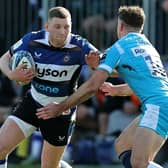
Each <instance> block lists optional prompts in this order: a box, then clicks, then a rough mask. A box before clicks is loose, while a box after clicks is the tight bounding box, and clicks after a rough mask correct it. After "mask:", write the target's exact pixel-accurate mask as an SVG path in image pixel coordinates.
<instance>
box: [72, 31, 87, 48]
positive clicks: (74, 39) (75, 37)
mask: <svg viewBox="0 0 168 168" xmlns="http://www.w3.org/2000/svg"><path fill="white" fill-rule="evenodd" d="M70 44H74V45H77V46H81V45H84V44H89V42H88V40H87V39H86V38H83V37H82V36H80V35H78V34H72V33H71V39H70Z"/></svg>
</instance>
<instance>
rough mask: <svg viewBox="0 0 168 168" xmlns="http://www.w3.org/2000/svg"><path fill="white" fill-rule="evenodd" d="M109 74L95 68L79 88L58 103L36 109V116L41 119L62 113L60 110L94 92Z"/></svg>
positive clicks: (83, 99) (82, 100)
mask: <svg viewBox="0 0 168 168" xmlns="http://www.w3.org/2000/svg"><path fill="white" fill-rule="evenodd" d="M108 76H109V74H108V73H107V72H106V71H103V70H96V71H95V72H94V73H93V75H92V76H91V78H90V79H89V80H88V81H86V82H85V83H84V84H83V85H81V86H80V87H79V89H78V90H77V91H76V92H75V93H73V94H72V95H71V96H69V97H68V98H67V99H66V100H65V101H63V102H61V103H60V104H55V103H53V104H52V105H51V104H50V105H49V106H44V107H43V108H40V109H38V110H37V113H36V115H37V117H38V118H41V119H49V118H53V117H56V116H59V115H61V114H62V112H64V111H66V110H68V109H70V108H71V107H73V106H75V105H78V104H81V103H82V102H84V101H86V100H87V99H89V98H90V97H91V96H92V95H93V94H95V93H96V92H97V91H98V89H99V87H100V86H101V85H102V84H103V82H104V81H105V80H106V79H107V77H108Z"/></svg>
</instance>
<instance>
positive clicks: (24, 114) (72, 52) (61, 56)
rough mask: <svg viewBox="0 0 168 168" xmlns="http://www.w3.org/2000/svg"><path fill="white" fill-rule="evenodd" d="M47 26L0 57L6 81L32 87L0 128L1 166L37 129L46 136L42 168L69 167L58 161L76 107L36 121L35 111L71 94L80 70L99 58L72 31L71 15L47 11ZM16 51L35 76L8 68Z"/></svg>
mask: <svg viewBox="0 0 168 168" xmlns="http://www.w3.org/2000/svg"><path fill="white" fill-rule="evenodd" d="M45 27H46V29H45V30H41V31H38V32H31V33H28V34H26V35H25V36H24V37H23V38H22V39H21V40H19V41H18V42H17V43H16V44H14V45H13V46H12V47H11V48H10V51H8V52H6V53H5V54H4V55H3V56H2V57H1V59H0V68H1V70H2V72H3V73H4V74H5V75H6V76H8V77H9V79H11V80H15V81H20V82H24V83H25V82H28V81H32V82H31V89H30V90H29V91H28V93H27V94H26V95H25V97H24V98H23V101H22V102H21V103H20V104H18V105H17V107H16V108H15V109H14V111H13V113H12V115H10V116H9V117H8V119H7V120H6V122H5V123H4V125H3V126H2V128H1V130H0V168H6V167H7V161H6V159H5V158H6V157H7V155H8V154H9V153H10V152H11V151H12V150H13V149H14V148H15V147H16V146H17V145H18V144H19V143H20V142H21V141H22V140H23V139H24V138H25V137H28V136H29V135H30V134H31V133H32V132H33V131H35V130H36V129H40V131H41V133H42V136H43V138H44V143H43V150H42V156H41V168H56V167H61V168H63V167H66V168H68V167H71V166H68V164H66V163H65V162H64V161H61V162H60V164H59V160H60V159H61V157H62V154H63V152H64V150H65V147H66V145H67V143H68V141H69V140H70V137H71V133H72V130H73V126H74V120H75V112H76V107H73V108H71V109H70V110H68V111H66V112H64V113H62V115H61V116H60V117H57V118H54V119H49V120H42V119H38V118H37V116H36V115H35V113H36V109H38V108H40V107H42V106H45V105H47V104H49V103H53V102H60V101H63V100H64V99H66V98H67V97H68V96H69V95H71V94H72V93H73V92H74V91H75V89H76V86H77V80H78V77H79V74H80V71H81V68H82V66H83V65H86V63H88V64H89V65H90V66H92V68H95V66H97V65H96V64H98V62H99V55H98V53H97V49H96V48H95V47H94V46H93V45H92V44H90V43H89V42H88V41H87V40H86V39H84V38H82V37H80V36H79V35H75V34H72V33H71V14H70V12H69V11H68V10H67V9H65V8H63V7H54V8H51V9H50V10H49V13H48V22H47V23H46V26H45ZM20 50H25V51H28V52H29V53H31V55H32V56H33V58H34V61H35V65H36V75H35V74H34V72H33V70H32V69H28V70H26V71H23V70H22V68H23V65H21V66H19V67H17V68H16V69H15V70H13V71H11V70H10V68H9V62H10V58H11V57H12V55H13V54H14V53H16V52H17V51H20ZM86 55H87V56H86ZM95 63H96V64H95ZM58 165H59V166H58Z"/></svg>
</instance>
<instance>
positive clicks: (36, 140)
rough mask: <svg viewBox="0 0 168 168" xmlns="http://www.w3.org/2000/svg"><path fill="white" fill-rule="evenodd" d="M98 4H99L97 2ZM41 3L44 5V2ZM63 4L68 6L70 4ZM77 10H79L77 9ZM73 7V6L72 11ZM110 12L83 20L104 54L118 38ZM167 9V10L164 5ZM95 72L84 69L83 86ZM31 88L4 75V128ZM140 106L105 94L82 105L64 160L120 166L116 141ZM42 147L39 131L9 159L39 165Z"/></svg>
mask: <svg viewBox="0 0 168 168" xmlns="http://www.w3.org/2000/svg"><path fill="white" fill-rule="evenodd" d="M30 2H31V7H32V8H33V9H35V10H34V11H33V12H37V11H36V9H37V8H36V5H38V3H35V1H30ZM65 2H66V1H65ZM94 3H96V0H95V1H94ZM39 4H40V5H41V3H39ZM74 4H75V5H79V4H78V3H77V2H76V3H75V2H74ZM63 5H65V6H66V3H65V4H63ZM73 7H74V8H75V6H73ZM73 7H72V6H71V8H72V9H73ZM97 8H99V7H97ZM109 9H110V8H108V10H105V8H104V10H105V12H104V13H103V14H100V13H95V14H94V15H92V16H87V17H86V19H85V20H83V21H82V24H80V29H81V32H82V33H83V34H84V36H85V37H86V38H87V39H89V40H90V41H91V42H93V43H94V45H95V46H96V47H97V48H99V49H101V50H102V51H103V49H104V48H105V46H110V45H112V44H113V43H114V42H115V40H116V38H117V37H116V31H115V30H116V18H115V17H113V15H112V14H111V13H110V11H109ZM163 9H164V10H167V8H166V7H164V6H163ZM100 10H102V9H100ZM83 12H84V11H83ZM33 14H34V13H33ZM33 16H34V15H33ZM107 16H108V17H107ZM33 18H35V17H33ZM109 18H111V19H109ZM38 19H39V18H38ZM73 20H74V19H73ZM75 23H76V22H75ZM36 24H37V22H36V20H35V19H34V24H33V25H32V27H31V28H30V27H29V30H30V29H34V27H36ZM95 33H96V34H97V35H96V36H95V35H94V34H95ZM103 34H106V37H107V38H110V43H107V41H103V40H102V38H101V35H103ZM95 37H96V38H95ZM14 40H16V39H14ZM108 42H109V41H108ZM91 73H92V71H88V70H87V68H86V69H85V68H84V69H83V71H82V74H81V77H80V79H79V85H80V84H81V83H83V82H84V81H85V80H87V79H88V77H89V76H90V75H91ZM108 81H110V82H112V83H113V84H114V85H115V84H121V83H124V81H123V80H122V79H121V78H119V77H118V78H109V79H108ZM27 87H29V86H24V87H21V86H18V85H16V84H15V83H13V82H11V81H9V79H7V78H6V77H4V75H3V74H2V73H0V125H1V124H2V123H3V122H4V120H5V118H6V116H7V115H8V114H9V113H10V111H11V108H13V106H14V105H15V103H16V102H18V101H19V100H20V99H21V98H22V95H23V92H25V90H26V89H27ZM140 105H141V104H140V102H139V100H138V98H137V97H136V96H135V95H131V96H126V97H108V96H107V97H105V96H104V95H103V93H102V92H98V93H97V94H96V95H95V96H94V97H92V99H89V100H88V101H87V102H85V103H84V104H81V105H79V107H78V111H77V120H76V127H75V130H74V134H73V137H72V140H71V143H70V144H69V146H68V148H67V150H66V151H65V154H64V159H65V160H67V161H68V162H71V160H73V162H74V164H95V163H98V164H113V163H115V164H116V163H119V160H118V158H117V156H116V153H115V149H114V139H115V138H116V137H117V136H118V135H119V134H120V133H121V132H122V131H123V129H124V128H125V127H126V126H127V125H128V124H129V123H130V122H131V121H132V120H133V119H134V118H135V117H136V116H137V115H138V114H140V113H141V111H140ZM41 146H42V137H41V135H40V132H36V133H34V134H33V135H32V136H31V137H30V138H29V139H26V140H25V141H24V142H22V143H21V144H20V146H19V147H18V148H17V149H16V150H15V151H14V152H13V154H12V155H11V157H10V158H9V159H10V161H11V162H13V163H15V162H17V163H18V162H21V163H23V164H26V163H29V162H37V163H38V162H39V159H40V152H41ZM165 146H167V143H166V144H165V145H164V147H163V148H162V149H161V152H160V153H159V155H158V157H157V158H156V159H158V162H160V163H162V164H163V163H165V162H166V161H167V160H168V158H165V155H164V154H165V153H167V149H166V147H165ZM105 153H106V154H105Z"/></svg>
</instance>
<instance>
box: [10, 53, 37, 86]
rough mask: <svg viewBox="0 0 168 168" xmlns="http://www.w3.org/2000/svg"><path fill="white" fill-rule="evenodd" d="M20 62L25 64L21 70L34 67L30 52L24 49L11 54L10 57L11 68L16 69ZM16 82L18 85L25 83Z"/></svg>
mask: <svg viewBox="0 0 168 168" xmlns="http://www.w3.org/2000/svg"><path fill="white" fill-rule="evenodd" d="M21 64H23V65H25V66H24V68H23V70H27V69H29V68H33V69H35V63H34V60H33V57H32V55H31V53H30V52H28V51H25V50H20V51H17V52H16V53H14V54H13V55H12V58H11V60H10V67H11V70H14V69H16V68H17V67H18V66H20V65H21ZM17 83H18V84H20V85H25V84H27V83H23V82H17Z"/></svg>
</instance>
